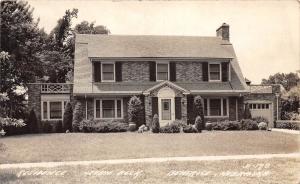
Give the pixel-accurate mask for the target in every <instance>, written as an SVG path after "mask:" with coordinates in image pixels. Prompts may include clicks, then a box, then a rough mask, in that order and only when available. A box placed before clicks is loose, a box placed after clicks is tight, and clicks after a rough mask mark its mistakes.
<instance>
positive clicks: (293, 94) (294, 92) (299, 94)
mask: <svg viewBox="0 0 300 184" xmlns="http://www.w3.org/2000/svg"><path fill="white" fill-rule="evenodd" d="M287 96H289V97H290V98H292V99H298V100H299V99H300V85H298V86H295V87H292V88H291V89H290V90H289V91H288V92H287Z"/></svg>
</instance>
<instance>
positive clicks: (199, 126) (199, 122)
mask: <svg viewBox="0 0 300 184" xmlns="http://www.w3.org/2000/svg"><path fill="white" fill-rule="evenodd" d="M202 125H203V120H202V119H201V117H200V116H197V117H196V120H195V127H196V129H197V131H198V132H201V131H202Z"/></svg>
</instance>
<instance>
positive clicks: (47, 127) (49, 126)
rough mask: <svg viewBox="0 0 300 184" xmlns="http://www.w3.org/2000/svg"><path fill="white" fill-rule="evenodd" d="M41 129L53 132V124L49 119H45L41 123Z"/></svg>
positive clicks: (45, 131) (44, 131)
mask: <svg viewBox="0 0 300 184" xmlns="http://www.w3.org/2000/svg"><path fill="white" fill-rule="evenodd" d="M42 126H43V127H42V131H43V133H52V132H53V126H52V123H51V122H49V121H45V122H43V123H42Z"/></svg>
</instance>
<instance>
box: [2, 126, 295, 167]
mask: <svg viewBox="0 0 300 184" xmlns="http://www.w3.org/2000/svg"><path fill="white" fill-rule="evenodd" d="M299 138H300V137H299V135H291V134H286V133H281V132H268V131H214V132H205V133H201V134H152V133H144V134H138V133H115V134H114V133H110V134H84V133H68V134H64V133H62V134H35V135H20V136H12V137H5V138H1V139H0V164H3V163H20V162H41V161H44V162H45V161H77V160H104V159H124V158H146V157H173V156H176V157H182V156H203V155H249V154H267V153H292V152H299V151H300V147H299Z"/></svg>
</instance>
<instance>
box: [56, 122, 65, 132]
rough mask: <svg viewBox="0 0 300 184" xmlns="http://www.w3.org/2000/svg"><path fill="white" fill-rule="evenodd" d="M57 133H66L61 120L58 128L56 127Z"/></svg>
mask: <svg viewBox="0 0 300 184" xmlns="http://www.w3.org/2000/svg"><path fill="white" fill-rule="evenodd" d="M55 132H56V133H62V132H65V131H63V125H62V121H61V120H59V121H57V123H56V126H55Z"/></svg>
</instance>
